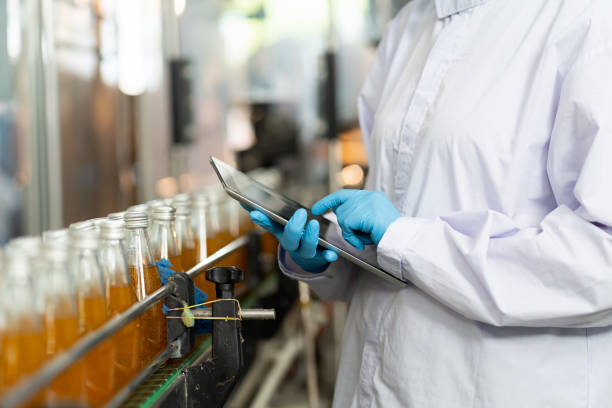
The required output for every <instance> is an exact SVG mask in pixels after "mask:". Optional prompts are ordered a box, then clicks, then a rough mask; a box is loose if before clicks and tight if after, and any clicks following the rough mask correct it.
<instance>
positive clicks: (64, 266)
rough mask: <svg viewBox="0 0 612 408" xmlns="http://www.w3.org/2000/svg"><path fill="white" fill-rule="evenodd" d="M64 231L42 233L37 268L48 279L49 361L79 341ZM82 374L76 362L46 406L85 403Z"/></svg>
mask: <svg viewBox="0 0 612 408" xmlns="http://www.w3.org/2000/svg"><path fill="white" fill-rule="evenodd" d="M60 231H63V232H65V230H60ZM63 232H54V231H49V232H48V233H45V234H43V241H44V242H43V248H42V256H41V259H40V261H41V262H40V263H39V265H38V267H37V269H38V271H39V273H42V274H44V275H45V278H46V279H44V287H45V291H44V294H43V296H42V298H43V302H44V328H45V340H46V348H45V353H46V357H47V358H51V357H53V356H55V355H57V354H58V353H61V352H63V351H65V350H67V349H68V348H70V347H71V346H72V345H73V344H74V343H75V342H76V341H77V340H78V339H79V320H78V316H77V306H76V294H75V291H74V285H73V282H72V281H71V279H70V275H69V273H68V262H67V260H68V240H67V234H64V233H63ZM41 280H42V279H41ZM83 375H84V365H83V362H82V361H78V362H76V363H74V364H73V365H72V366H71V367H70V368H69V369H67V370H66V371H64V372H63V373H62V374H60V376H59V377H57V378H56V379H55V380H53V382H52V383H51V384H50V385H49V386H48V387H47V388H46V390H45V403H46V404H47V405H50V406H76V405H78V404H81V403H83V402H84V401H83V398H84V387H83V385H84V383H83V382H82V379H83Z"/></svg>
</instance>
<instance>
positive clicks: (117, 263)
mask: <svg viewBox="0 0 612 408" xmlns="http://www.w3.org/2000/svg"><path fill="white" fill-rule="evenodd" d="M98 256H99V258H100V267H101V269H102V273H103V274H104V279H105V281H106V284H107V286H108V287H118V286H127V285H129V284H130V277H129V271H128V264H127V260H126V251H125V247H124V244H123V241H122V240H120V239H102V241H101V242H100V250H99V255H98Z"/></svg>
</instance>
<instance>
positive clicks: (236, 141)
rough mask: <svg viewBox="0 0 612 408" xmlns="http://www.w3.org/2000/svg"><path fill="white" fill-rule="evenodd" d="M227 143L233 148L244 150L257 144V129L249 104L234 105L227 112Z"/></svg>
mask: <svg viewBox="0 0 612 408" xmlns="http://www.w3.org/2000/svg"><path fill="white" fill-rule="evenodd" d="M227 144H228V147H229V148H230V149H231V150H234V151H242V150H247V149H249V148H251V147H252V146H253V145H254V144H255V130H254V129H253V125H252V124H251V113H250V110H249V108H248V106H232V107H231V108H230V109H229V111H228V113H227Z"/></svg>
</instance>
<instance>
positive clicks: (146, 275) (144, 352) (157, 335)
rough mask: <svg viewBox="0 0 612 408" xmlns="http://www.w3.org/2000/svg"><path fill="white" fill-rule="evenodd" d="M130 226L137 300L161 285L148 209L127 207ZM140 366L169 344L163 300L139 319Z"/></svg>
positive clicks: (129, 252)
mask: <svg viewBox="0 0 612 408" xmlns="http://www.w3.org/2000/svg"><path fill="white" fill-rule="evenodd" d="M125 225H126V228H127V240H126V251H127V260H128V266H129V271H130V282H131V285H132V286H133V288H134V291H135V292H136V296H137V298H138V300H139V301H140V300H142V299H144V298H145V297H146V296H147V295H149V294H151V293H153V292H155V291H156V290H157V289H159V288H160V287H161V281H160V279H159V274H158V273H157V267H156V266H155V264H154V259H153V255H152V252H151V246H150V244H149V236H148V233H147V227H148V216H147V214H146V213H145V212H138V211H128V212H127V213H126V214H125ZM139 324H140V338H141V341H140V343H139V347H140V353H139V354H140V356H141V367H144V366H146V365H147V364H149V363H150V362H151V360H152V359H153V358H154V357H155V356H157V354H159V353H160V352H161V351H163V350H164V349H165V348H166V345H167V339H166V318H165V317H164V314H163V311H162V304H161V302H160V303H157V304H156V305H155V306H153V307H151V308H150V309H149V310H147V311H146V312H145V313H144V314H143V315H142V316H141V317H140V319H139Z"/></svg>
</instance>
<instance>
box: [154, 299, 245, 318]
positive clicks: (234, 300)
mask: <svg viewBox="0 0 612 408" xmlns="http://www.w3.org/2000/svg"><path fill="white" fill-rule="evenodd" d="M223 301H230V302H236V305H237V306H238V317H212V316H211V317H195V316H192V318H193V319H200V320H242V309H241V308H240V301H239V300H238V299H215V300H209V301H208V302H204V303H198V304H196V305H191V306H185V307H176V308H174V309H168V310H170V311H176V310H185V309H193V308H194V307H198V306H207V305H212V304H213V303H217V302H223ZM166 318H167V319H182V318H183V317H182V316H166Z"/></svg>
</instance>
